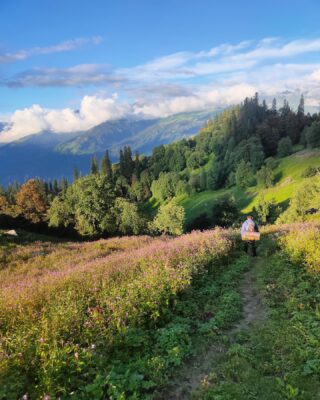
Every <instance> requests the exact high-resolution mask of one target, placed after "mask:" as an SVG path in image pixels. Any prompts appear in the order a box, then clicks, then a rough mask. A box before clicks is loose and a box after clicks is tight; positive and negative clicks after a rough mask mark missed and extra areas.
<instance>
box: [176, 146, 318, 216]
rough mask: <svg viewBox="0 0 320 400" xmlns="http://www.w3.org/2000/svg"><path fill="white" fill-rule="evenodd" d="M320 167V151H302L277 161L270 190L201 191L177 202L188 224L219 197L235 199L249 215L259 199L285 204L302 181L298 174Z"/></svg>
mask: <svg viewBox="0 0 320 400" xmlns="http://www.w3.org/2000/svg"><path fill="white" fill-rule="evenodd" d="M319 165H320V150H313V151H310V150H303V151H300V152H297V153H295V154H292V155H291V156H289V157H285V158H283V159H281V160H280V163H279V165H278V167H277V168H276V169H275V171H274V172H275V176H276V180H277V182H276V184H275V186H274V187H272V188H268V189H263V188H261V187H259V186H254V187H251V188H249V189H248V190H247V191H244V190H242V189H239V188H231V189H222V190H217V191H210V190H208V191H204V192H201V193H196V194H194V195H192V196H181V197H179V198H178V202H179V204H181V205H182V206H183V207H184V208H185V211H186V220H187V223H189V222H190V221H192V220H193V219H194V218H196V217H197V216H198V215H200V214H201V213H203V212H206V211H208V212H210V211H211V209H212V206H213V204H214V203H215V201H216V200H217V198H218V197H219V196H223V195H225V194H230V195H233V196H235V198H236V200H237V202H238V204H239V207H240V209H241V211H242V212H243V213H247V212H250V211H251V210H252V208H253V207H254V206H255V205H256V203H257V199H258V195H259V194H260V193H262V194H264V196H265V199H266V200H271V199H272V198H274V199H275V200H276V202H277V203H286V202H288V200H289V199H290V198H291V196H292V194H293V193H294V192H295V190H296V189H297V187H298V186H299V185H300V184H301V182H302V181H303V179H304V178H303V177H302V176H301V174H302V173H303V172H304V171H305V169H306V168H307V167H309V166H319Z"/></svg>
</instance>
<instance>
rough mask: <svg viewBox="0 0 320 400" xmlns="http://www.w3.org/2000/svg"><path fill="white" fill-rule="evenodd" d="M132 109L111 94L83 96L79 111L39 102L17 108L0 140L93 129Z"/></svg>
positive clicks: (8, 120)
mask: <svg viewBox="0 0 320 400" xmlns="http://www.w3.org/2000/svg"><path fill="white" fill-rule="evenodd" d="M129 112H130V106H129V105H128V104H127V103H122V102H118V101H117V95H114V96H112V97H109V98H108V97H105V98H102V97H99V96H84V97H83V99H82V101H81V104H80V109H79V111H75V110H72V109H71V108H64V109H61V110H54V109H46V108H43V107H41V106H40V105H37V104H35V105H33V106H31V107H29V108H25V109H22V110H17V111H15V112H14V113H13V114H12V115H10V116H9V117H8V118H6V122H8V124H9V127H8V128H7V129H6V130H5V131H3V132H1V133H0V142H10V141H13V140H17V139H19V138H21V137H24V136H27V135H30V134H34V133H39V132H41V131H44V130H50V131H53V132H57V133H63V132H76V131H81V130H86V129H89V128H92V127H93V126H95V125H98V124H100V123H102V122H104V121H106V120H109V119H116V118H121V117H123V116H124V115H127V114H128V113H129Z"/></svg>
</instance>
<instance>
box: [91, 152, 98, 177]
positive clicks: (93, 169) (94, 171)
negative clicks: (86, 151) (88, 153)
mask: <svg viewBox="0 0 320 400" xmlns="http://www.w3.org/2000/svg"><path fill="white" fill-rule="evenodd" d="M90 171H91V174H92V175H95V174H98V173H99V168H98V161H97V157H96V156H93V157H92V159H91V168H90Z"/></svg>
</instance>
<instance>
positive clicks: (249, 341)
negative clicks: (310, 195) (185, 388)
mask: <svg viewBox="0 0 320 400" xmlns="http://www.w3.org/2000/svg"><path fill="white" fill-rule="evenodd" d="M299 231H300V238H299V239H297V240H299V241H300V242H303V241H304V239H305V238H304V237H303V232H302V230H301V229H300V230H299ZM311 231H312V232H313V240H318V241H319V232H318V233H316V232H315V231H314V228H311ZM307 234H308V233H307ZM276 235H277V233H276V234H275V235H271V236H269V237H268V238H265V239H264V240H263V243H262V246H261V247H260V257H259V259H258V260H257V262H256V264H255V265H254V267H253V268H254V271H255V275H256V280H257V289H258V290H259V292H260V293H261V296H262V297H263V299H264V304H265V312H266V317H265V318H264V320H263V321H260V322H257V323H256V324H252V326H250V329H245V330H242V331H239V332H238V333H237V334H236V336H235V337H233V338H231V337H230V338H229V343H228V344H227V346H226V351H225V353H224V356H223V357H222V358H221V359H220V360H219V362H218V363H216V365H215V366H214V367H213V368H212V370H211V371H210V372H209V374H208V377H207V378H206V380H205V381H204V382H203V384H202V387H201V388H200V389H199V391H198V392H197V394H194V396H193V398H195V399H199V400H200V399H201V400H248V399H250V400H258V399H259V400H283V399H301V400H314V399H319V398H320V382H319V378H320V308H319V300H320V295H319V293H320V279H319V272H316V273H315V272H314V271H313V272H311V271H310V270H308V268H307V265H306V264H305V265H304V260H305V259H306V255H307V250H306V247H308V246H309V244H308V243H307V242H306V244H305V246H304V253H303V252H302V251H301V252H300V253H299V257H298V256H297V254H295V256H296V257H295V259H293V258H292V255H293V253H292V251H290V252H289V253H287V250H288V248H289V247H288V245H290V243H291V242H292V240H295V237H297V232H293V233H291V234H289V235H288V239H284V240H283V241H282V248H279V247H278V238H277V236H276ZM290 235H291V236H292V238H293V239H290ZM316 235H317V239H315V238H316ZM309 236H310V232H309ZM291 244H292V243H291ZM301 247H302V245H301ZM296 253H297V252H296ZM319 261H320V260H319V259H318V261H317V262H318V265H319Z"/></svg>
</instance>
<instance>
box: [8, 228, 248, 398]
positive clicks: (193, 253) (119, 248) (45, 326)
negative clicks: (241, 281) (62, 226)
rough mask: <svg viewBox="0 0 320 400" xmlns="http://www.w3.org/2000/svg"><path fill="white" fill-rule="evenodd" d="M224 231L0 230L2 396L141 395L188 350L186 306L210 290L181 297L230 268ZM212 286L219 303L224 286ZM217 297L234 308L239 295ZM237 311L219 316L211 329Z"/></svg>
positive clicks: (160, 381) (229, 246)
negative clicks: (74, 235)
mask: <svg viewBox="0 0 320 400" xmlns="http://www.w3.org/2000/svg"><path fill="white" fill-rule="evenodd" d="M231 236H232V234H230V233H226V232H224V231H221V230H213V231H207V232H203V233H200V232H194V233H191V234H188V235H184V236H182V237H179V238H175V239H170V238H156V239H152V238H150V237H147V236H142V237H136V236H134V237H123V238H114V239H109V240H99V241H95V242H88V243H86V242H85V243H73V242H62V243H57V242H54V241H53V242H52V241H48V240H46V239H45V238H43V237H42V238H41V239H42V240H36V241H33V240H32V236H31V237H29V238H28V237H27V238H24V235H23V234H22V235H21V236H20V237H21V239H10V238H5V237H2V239H1V258H0V260H1V271H0V282H1V284H0V285H1V295H0V327H1V328H0V329H1V352H0V354H1V358H0V362H1V366H0V380H1V384H0V398H1V399H17V398H22V396H25V397H24V398H28V399H29V398H30V399H42V398H44V396H47V397H46V398H58V397H59V398H61V399H64V398H70V397H71V396H74V397H75V398H83V399H92V398H94V399H100V398H101V399H102V398H105V396H106V395H108V396H110V398H115V399H125V398H132V399H134V398H148V396H150V393H151V392H152V391H153V390H154V388H155V387H159V386H161V384H164V383H165V381H166V378H167V376H168V375H169V373H170V370H171V369H172V368H173V367H174V366H176V365H179V363H181V361H182V359H183V358H184V357H185V356H186V355H188V354H189V353H190V351H191V336H190V333H191V331H192V330H193V327H192V323H191V322H192V318H193V320H194V315H192V314H193V313H192V312H191V315H190V310H189V308H188V307H190V305H192V307H193V308H192V310H191V311H193V312H195V311H196V307H202V306H203V307H205V303H207V300H208V296H207V294H206V292H204V293H203V299H204V300H205V302H204V303H203V304H202V303H201V301H200V300H201V296H200V297H199V294H198V297H197V300H195V298H193V299H192V298H191V299H190V298H188V296H189V297H190V293H191V292H192V290H191V288H192V286H193V285H194V284H195V283H196V282H203V283H206V284H207V279H206V277H207V276H208V274H209V273H210V274H213V275H215V276H216V277H218V276H219V275H221V274H223V273H226V272H227V271H228V263H229V260H228V258H229V257H230V254H231V252H232V251H233V247H234V244H233V241H232V240H231ZM20 240H21V241H22V242H21V243H19V242H20ZM222 266H223V268H222ZM240 270H241V268H240V269H239V268H238V273H240ZM230 282H231V281H230ZM211 283H212V282H211ZM229 284H230V283H229ZM200 287H201V285H200ZM190 290H191V292H190ZM211 290H213V301H214V302H215V301H221V298H220V297H221V295H223V293H224V292H223V291H221V293H220V292H219V291H218V289H217V287H215V288H211ZM181 296H182V297H183V296H187V297H186V298H185V300H184V301H185V303H184V302H183V301H182V300H181ZM219 296H220V297H219ZM191 297H192V296H191ZM217 299H218V300H217ZM224 302H225V307H227V308H230V306H231V305H232V304H233V303H234V307H235V310H238V309H239V299H238V297H237V296H235V297H232V296H231V297H230V296H229V297H226V298H225V299H224ZM185 307H186V308H187V310H188V311H187V310H185V311H184V312H185V314H188V313H189V315H188V316H187V315H186V316H185V318H183V317H182V314H183V309H184V308H185ZM181 310H182V311H181ZM228 312H229V314H230V312H231V313H232V307H231V311H230V310H229V311H228ZM201 313H202V314H199V316H198V317H199V319H200V320H203V321H202V322H203V323H207V322H208V321H207V319H208V318H207V316H206V314H205V310H202V311H201ZM235 316H236V311H235V314H234V315H233V316H232V315H229V316H228V313H226V315H222V316H220V320H219V321H218V320H217V321H216V323H215V327H214V329H218V327H219V324H220V326H221V327H222V326H223V325H228V323H230V321H232V320H233V318H235ZM190 317H191V318H190ZM201 326H202V325H201ZM204 326H205V325H204ZM204 326H202V329H205V328H204ZM206 329H207V331H208V332H209V331H210V330H211V328H210V326H209V327H207V328H206Z"/></svg>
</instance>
